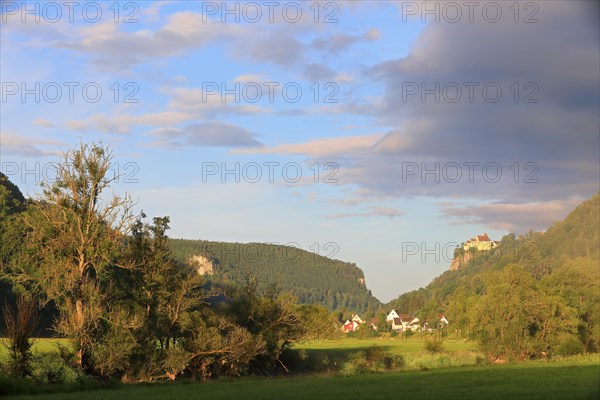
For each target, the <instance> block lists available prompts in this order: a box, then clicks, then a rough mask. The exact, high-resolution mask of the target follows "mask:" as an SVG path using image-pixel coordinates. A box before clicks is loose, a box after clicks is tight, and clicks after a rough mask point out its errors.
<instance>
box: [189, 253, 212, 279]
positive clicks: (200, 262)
mask: <svg viewBox="0 0 600 400" xmlns="http://www.w3.org/2000/svg"><path fill="white" fill-rule="evenodd" d="M189 263H190V265H193V266H194V267H196V271H198V274H199V275H212V274H213V273H214V269H213V265H212V263H211V262H210V260H209V259H208V258H206V257H204V256H201V255H197V256H192V257H191V258H190V262H189Z"/></svg>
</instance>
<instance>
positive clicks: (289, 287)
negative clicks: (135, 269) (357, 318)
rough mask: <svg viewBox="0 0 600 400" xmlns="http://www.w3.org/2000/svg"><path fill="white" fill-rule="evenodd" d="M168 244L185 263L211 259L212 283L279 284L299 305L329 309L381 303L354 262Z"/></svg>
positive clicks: (254, 247)
mask: <svg viewBox="0 0 600 400" xmlns="http://www.w3.org/2000/svg"><path fill="white" fill-rule="evenodd" d="M170 246H171V251H172V252H173V255H174V256H175V257H176V258H177V259H179V260H180V261H182V262H189V261H190V259H191V258H192V257H194V256H199V255H200V256H203V257H206V258H207V259H208V260H210V262H211V263H212V265H213V270H214V274H213V275H212V276H210V277H209V279H210V280H211V281H212V282H214V283H217V284H231V283H234V284H239V283H242V282H245V281H246V280H247V279H248V277H253V278H255V279H256V280H257V281H258V282H259V285H260V287H261V288H263V289H264V288H266V287H268V286H271V285H275V286H276V287H277V288H278V289H279V290H281V291H284V292H291V293H293V294H294V295H296V296H297V297H298V299H299V301H300V302H301V303H304V304H315V303H316V304H322V305H324V306H326V307H327V308H329V309H330V310H342V309H344V308H345V309H348V310H352V311H357V312H363V311H366V310H367V309H369V308H371V309H376V308H378V307H379V306H380V304H381V303H380V302H379V301H378V300H377V299H376V298H375V297H373V295H372V294H371V291H370V290H368V289H367V287H366V285H365V283H364V282H365V280H364V274H363V271H362V270H361V269H360V268H358V267H357V266H356V264H354V263H346V262H343V261H339V260H332V259H330V258H327V257H324V256H321V255H318V254H315V253H312V252H309V251H305V250H302V249H299V248H297V247H292V246H283V245H275V244H266V243H225V242H212V241H206V240H186V239H171V240H170Z"/></svg>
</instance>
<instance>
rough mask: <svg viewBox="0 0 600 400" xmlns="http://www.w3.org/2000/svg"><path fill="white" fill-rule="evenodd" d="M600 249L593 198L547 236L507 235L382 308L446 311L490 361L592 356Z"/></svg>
mask: <svg viewBox="0 0 600 400" xmlns="http://www.w3.org/2000/svg"><path fill="white" fill-rule="evenodd" d="M599 244H600V193H597V194H596V195H595V196H593V197H592V198H591V199H589V200H587V201H585V202H583V203H582V204H581V205H580V206H578V207H577V208H576V209H575V210H573V211H572V212H571V213H570V214H569V215H568V216H567V217H566V218H565V219H564V220H563V221H560V222H557V223H555V224H553V225H552V226H551V227H550V228H549V229H548V230H547V231H546V232H529V233H528V234H526V235H523V236H519V237H515V235H514V234H509V235H506V236H504V237H503V238H502V240H501V241H500V244H499V246H498V247H497V248H495V249H493V250H491V251H484V252H479V251H471V254H470V256H469V258H470V259H469V260H468V261H466V262H465V263H464V266H462V267H461V268H460V269H458V270H455V271H446V272H444V273H443V274H442V275H440V276H439V277H437V278H435V279H434V280H433V281H432V282H431V283H430V284H429V285H428V286H427V287H426V288H420V289H418V290H414V291H411V292H408V293H405V294H403V295H401V296H399V297H398V298H397V299H395V300H392V301H391V302H390V303H389V304H388V305H387V306H388V307H389V308H395V309H397V310H402V311H403V312H409V313H416V315H417V316H419V317H420V318H422V319H423V318H435V315H436V314H438V313H444V314H445V315H446V316H447V317H448V319H449V320H450V321H451V323H453V325H454V328H455V329H459V330H462V331H463V332H467V331H468V334H469V335H470V336H471V337H475V338H477V339H479V341H480V343H481V344H482V346H483V347H484V348H485V349H486V350H488V351H489V352H491V353H493V354H494V355H495V356H507V355H509V356H510V355H512V356H518V357H529V356H535V355H540V354H542V353H543V354H548V353H552V352H559V353H560V352H564V353H569V352H576V351H577V349H586V350H587V351H597V350H598V347H599V346H600V265H599V262H600V254H599V252H600V245H599ZM456 256H457V257H461V256H464V255H463V254H461V252H457V254H456ZM507 332H510V335H508V334H507Z"/></svg>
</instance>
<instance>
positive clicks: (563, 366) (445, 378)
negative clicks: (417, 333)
mask: <svg viewBox="0 0 600 400" xmlns="http://www.w3.org/2000/svg"><path fill="white" fill-rule="evenodd" d="M56 341H57V340H56V339H54V340H53V339H50V340H48V339H45V340H44V339H42V340H40V341H39V342H38V343H37V344H36V350H38V351H48V350H50V349H52V348H55V343H56ZM373 345H378V346H381V347H383V348H384V349H385V350H386V351H387V352H390V353H393V354H398V355H402V356H403V357H404V359H405V361H406V364H405V365H404V367H403V368H402V370H398V371H393V372H380V373H371V374H358V375H350V376H338V375H334V374H323V373H322V374H299V375H295V376H293V377H285V378H284V377H277V378H258V377H244V378H240V379H220V380H217V381H211V382H190V381H185V380H182V381H179V382H176V383H173V384H153V385H150V384H130V385H116V387H115V388H113V389H102V390H100V389H97V390H86V391H77V392H75V391H74V392H70V393H65V392H63V393H56V394H39V395H29V396H15V397H9V398H10V399H18V400H45V399H48V400H88V399H89V400H95V399H98V400H100V399H102V400H137V399H140V400H167V399H177V400H186V399H189V400H191V399H200V400H202V399H206V400H225V399H235V400H239V399H244V400H246V399H248V400H253V399H257V400H258V399H260V400H263V399H272V400H319V399H326V400H336V399H349V398H351V399H399V398H405V397H408V398H411V399H419V400H422V399H436V400H438V399H477V400H485V399H598V398H600V358H599V355H598V354H593V355H586V356H574V357H571V358H566V359H562V360H552V361H530V362H523V363H515V364H504V365H490V364H487V365H475V357H476V356H480V355H479V353H477V351H476V347H475V344H474V343H472V342H468V341H462V340H457V341H447V342H444V352H443V353H442V354H436V355H429V354H427V353H426V352H424V351H423V341H422V340H421V339H420V338H418V337H413V338H410V339H408V340H402V339H399V338H396V339H395V340H392V339H391V338H384V339H378V338H376V339H366V340H360V339H350V338H345V339H344V340H340V341H331V342H317V343H308V344H305V345H303V346H301V347H299V348H300V349H301V350H304V351H305V352H306V353H307V355H308V359H314V358H318V357H322V356H325V355H326V356H327V357H328V358H329V359H330V361H331V360H333V361H335V360H336V359H339V360H340V361H341V360H343V359H346V357H347V356H348V354H350V353H352V352H356V351H359V350H363V349H365V348H368V347H370V346H373ZM1 353H2V352H1V351H0V356H2V354H1ZM0 358H2V357H0ZM71 389H73V388H71Z"/></svg>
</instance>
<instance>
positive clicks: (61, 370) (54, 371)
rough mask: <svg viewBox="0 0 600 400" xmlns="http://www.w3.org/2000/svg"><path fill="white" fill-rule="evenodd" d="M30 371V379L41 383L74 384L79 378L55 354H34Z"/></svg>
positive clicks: (58, 355) (72, 369)
mask: <svg viewBox="0 0 600 400" xmlns="http://www.w3.org/2000/svg"><path fill="white" fill-rule="evenodd" d="M31 369H32V372H31V375H32V377H33V378H34V379H36V380H37V381H39V382H41V383H50V384H56V383H76V382H78V381H79V380H80V378H81V375H80V374H79V373H78V372H77V371H76V370H75V369H74V368H72V367H71V366H69V365H67V363H66V362H65V360H64V359H63V358H62V357H61V355H60V354H59V353H56V352H44V353H35V354H34V356H33V360H32V363H31Z"/></svg>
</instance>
